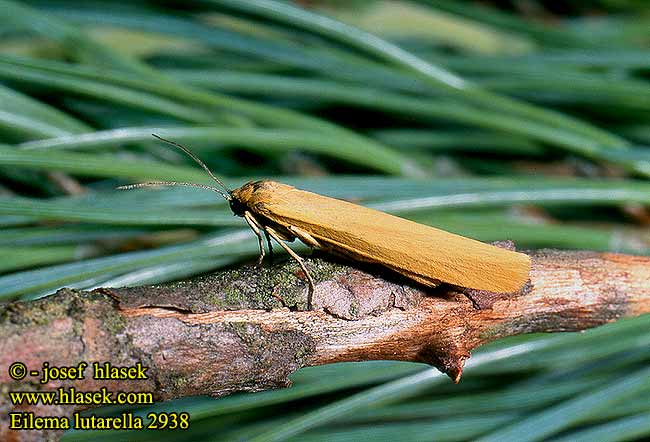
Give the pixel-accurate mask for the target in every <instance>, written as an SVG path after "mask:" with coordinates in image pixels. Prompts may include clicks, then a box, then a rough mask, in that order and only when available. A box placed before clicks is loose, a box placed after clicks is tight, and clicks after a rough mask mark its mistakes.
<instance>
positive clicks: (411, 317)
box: [0, 250, 650, 440]
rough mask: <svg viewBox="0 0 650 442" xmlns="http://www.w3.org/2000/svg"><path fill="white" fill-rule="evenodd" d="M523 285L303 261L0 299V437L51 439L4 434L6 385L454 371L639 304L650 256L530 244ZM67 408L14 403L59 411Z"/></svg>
mask: <svg viewBox="0 0 650 442" xmlns="http://www.w3.org/2000/svg"><path fill="white" fill-rule="evenodd" d="M530 256H531V258H532V263H533V264H532V270H531V274H530V282H529V284H528V285H527V286H526V287H524V289H522V290H521V291H520V292H518V293H513V294H509V295H497V294H491V293H484V292H476V291H465V293H463V290H462V289H458V288H454V287H450V286H446V285H442V286H440V287H438V288H435V289H428V290H427V289H422V287H419V286H417V285H416V284H412V283H411V282H409V281H407V280H404V279H402V278H400V277H398V276H395V275H392V274H387V273H386V271H384V270H382V269H378V268H376V267H372V266H367V267H363V269H361V268H357V267H354V268H353V267H349V266H348V265H344V264H341V263H339V262H335V261H332V260H331V258H327V259H323V258H312V259H308V260H307V265H308V267H309V268H310V269H311V271H312V273H313V276H314V280H315V281H316V290H315V293H314V310H313V311H305V310H304V308H305V304H306V294H307V292H306V286H305V284H304V282H303V280H302V279H301V278H300V276H301V273H300V272H301V271H300V269H299V267H298V266H297V265H296V264H295V263H293V262H285V263H283V264H278V265H275V266H271V267H262V268H257V267H253V266H247V267H243V268H238V269H233V270H228V271H224V272H221V273H216V274H212V275H209V276H205V277H202V278H198V279H194V280H190V281H183V282H179V283H175V284H171V285H166V286H148V287H137V288H122V289H112V288H110V289H109V288H105V289H98V290H94V291H91V292H83V291H76V290H71V289H62V290H59V291H58V292H57V293H56V294H54V295H52V296H49V297H47V298H44V299H40V300H37V301H33V302H15V303H11V304H7V305H4V306H2V307H0V387H2V388H1V390H0V419H1V420H0V440H41V438H42V437H44V436H45V437H48V438H50V439H52V440H55V439H56V438H57V437H58V435H59V434H60V432H56V431H45V432H35V431H27V432H25V431H20V432H12V431H9V430H8V422H7V416H8V413H9V412H10V411H17V410H18V409H14V407H13V406H12V405H11V404H10V402H9V398H8V395H7V392H8V391H28V390H30V391H39V390H54V389H56V388H58V387H60V386H66V387H68V386H74V387H75V388H76V389H77V390H78V391H91V390H98V389H100V388H101V387H103V386H105V387H107V388H108V389H109V391H149V392H152V393H153V394H154V398H155V400H156V401H162V400H169V399H173V398H179V397H183V396H190V395H197V394H211V395H214V396H221V395H225V394H229V393H232V392H235V391H259V390H265V389H269V388H278V387H286V386H288V385H289V382H288V378H287V377H288V375H289V374H290V373H292V372H293V371H295V370H297V369H298V368H300V367H304V366H310V365H321V364H327V363H332V362H340V361H365V360H377V359H394V360H404V361H419V362H427V363H430V364H432V365H435V366H436V367H438V368H439V369H440V370H442V371H444V372H445V373H447V374H448V375H449V376H450V377H451V378H452V379H453V380H454V381H458V380H459V379H460V376H461V373H462V367H463V364H464V362H465V360H466V359H467V358H468V357H469V356H470V352H471V350H472V349H473V348H475V347H477V346H479V345H481V344H483V343H485V342H488V341H492V340H494V339H497V338H500V337H504V336H509V335H516V334H521V333H532V332H552V331H576V330H583V329H586V328H590V327H595V326H598V325H600V324H604V323H607V322H610V321H613V320H616V319H618V318H621V317H625V316H637V315H640V314H643V313H648V312H650V258H648V257H637V256H629V255H619V254H611V253H595V252H565V251H556V250H542V251H536V252H532V253H530ZM16 361H21V362H23V363H25V365H26V366H27V368H28V370H40V369H41V367H42V365H43V362H45V361H47V362H49V365H50V366H57V367H61V366H74V365H76V364H78V363H79V362H81V361H86V362H88V363H92V362H94V361H98V362H100V363H103V362H106V361H109V362H110V363H111V364H112V365H114V366H133V365H135V364H136V363H138V362H140V363H141V364H142V365H144V366H146V367H149V369H148V371H147V375H148V379H147V380H144V381H136V382H134V381H118V380H113V381H102V380H94V379H92V376H86V379H83V380H75V381H62V382H50V383H48V384H45V385H41V384H39V383H38V380H37V379H36V378H30V377H29V376H28V377H26V378H25V379H24V380H22V381H15V380H12V379H11V377H10V376H9V373H8V367H9V366H10V365H11V364H12V363H14V362H16ZM78 409H79V407H73V406H23V407H20V408H19V410H20V411H34V412H35V414H37V415H47V416H53V415H60V416H63V415H66V416H70V415H71V414H72V413H73V412H74V411H77V410H78Z"/></svg>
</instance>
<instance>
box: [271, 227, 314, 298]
mask: <svg viewBox="0 0 650 442" xmlns="http://www.w3.org/2000/svg"><path fill="white" fill-rule="evenodd" d="M266 231H267V232H268V233H269V235H271V238H273V239H274V240H275V241H276V242H277V243H278V244H280V247H282V248H283V249H284V250H285V251H286V252H287V253H288V254H289V256H291V257H292V258H293V259H295V260H296V261H297V262H298V265H300V268H301V269H302V271H303V272H305V276H307V282H308V283H309V292H308V293H307V309H308V310H311V301H312V297H313V295H314V280H313V279H312V277H311V274H310V273H309V270H307V266H306V265H305V260H304V259H302V258H301V257H300V256H298V254H296V252H294V251H293V250H291V248H290V247H289V246H288V245H286V244H285V243H284V241H282V240H281V239H280V237H279V236H278V234H277V232H276V231H275V230H273V229H272V228H271V227H267V228H266Z"/></svg>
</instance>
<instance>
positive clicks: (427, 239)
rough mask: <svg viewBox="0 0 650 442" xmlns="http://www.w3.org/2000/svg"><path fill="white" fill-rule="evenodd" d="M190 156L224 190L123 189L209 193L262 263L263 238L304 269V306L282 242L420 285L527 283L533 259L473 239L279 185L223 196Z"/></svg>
mask: <svg viewBox="0 0 650 442" xmlns="http://www.w3.org/2000/svg"><path fill="white" fill-rule="evenodd" d="M154 136H155V137H156V138H159V139H161V140H162V141H165V142H168V143H170V144H172V145H174V146H176V147H178V148H180V149H182V150H183V151H184V152H185V153H187V154H188V155H189V156H190V157H191V158H192V159H194V160H195V161H196V162H197V163H198V164H199V165H201V167H203V168H204V169H205V170H206V171H207V172H208V174H209V175H210V176H211V177H212V178H213V179H214V180H215V182H217V183H218V184H219V186H220V187H221V188H222V189H223V190H222V189H218V188H216V187H212V186H204V185H202V184H195V183H179V182H164V181H163V182H149V183H141V184H133V185H130V186H123V187H121V188H122V189H127V188H128V189H130V188H136V187H145V186H158V185H171V186H192V187H200V188H205V189H210V190H213V191H215V192H217V193H219V194H220V195H222V196H223V197H224V198H225V199H227V200H228V202H229V203H230V208H231V209H232V211H233V213H234V214H235V215H237V216H241V217H243V218H244V219H245V220H246V222H247V223H248V225H249V226H250V227H251V229H252V230H253V231H254V232H255V234H256V235H257V237H258V239H259V246H260V262H261V260H262V258H263V257H264V239H263V235H265V236H266V240H267V242H268V247H269V251H271V238H273V239H274V240H275V241H276V242H277V243H278V244H279V245H280V246H281V247H282V248H284V249H285V250H286V251H287V253H288V254H289V255H290V256H291V257H293V258H294V259H295V260H296V261H297V262H298V263H299V264H300V266H301V268H302V270H303V271H304V273H305V275H306V277H307V280H308V282H309V297H308V305H309V306H311V296H312V293H313V289H314V283H313V280H312V278H311V276H310V274H309V271H308V269H307V267H306V266H305V263H304V261H303V259H302V258H301V257H300V256H298V255H297V254H296V253H295V252H294V251H293V250H291V249H290V248H289V247H288V246H287V245H286V244H285V243H284V241H293V240H295V239H296V238H298V239H299V240H300V241H302V242H303V243H305V244H306V245H308V246H310V247H314V248H318V249H322V250H325V251H328V252H332V253H335V254H339V255H345V256H348V257H350V258H352V259H355V260H359V261H366V262H371V263H377V264H381V265H383V266H384V267H387V268H389V269H391V270H393V271H395V272H397V273H400V274H402V275H404V276H406V277H408V278H410V279H412V280H414V281H417V282H419V283H421V284H423V285H425V286H429V287H433V286H436V285H438V284H440V282H444V283H448V284H453V285H457V286H461V287H467V288H472V289H477V290H486V291H490V292H514V291H517V290H519V289H521V288H522V286H523V285H524V284H525V283H526V281H527V280H528V273H529V271H530V258H529V257H528V255H525V254H523V253H517V252H513V251H509V250H506V249H502V248H499V247H495V246H492V245H489V244H485V243H482V242H480V241H476V240H473V239H470V238H466V237H463V236H460V235H456V234H453V233H449V232H446V231H444V230H440V229H436V228H434V227H430V226H426V225H423V224H418V223H415V222H413V221H409V220H406V219H404V218H400V217H397V216H394V215H389V214H387V213H384V212H380V211H378V210H373V209H369V208H367V207H363V206H359V205H357V204H352V203H349V202H346V201H341V200H338V199H334V198H329V197H326V196H323V195H319V194H316V193H312V192H307V191H304V190H300V189H296V188H295V187H293V186H289V185H287V184H282V183H278V182H276V181H254V182H249V183H247V184H244V185H243V186H241V187H239V188H238V189H234V190H230V189H228V188H227V187H226V186H225V185H224V184H223V183H222V182H221V181H220V180H219V179H218V178H217V177H216V176H214V174H213V173H212V172H211V171H210V170H209V169H208V167H207V166H206V165H205V164H203V162H202V161H201V160H199V159H198V158H197V157H196V156H195V155H194V154H192V153H191V152H190V151H189V150H188V149H187V148H185V147H183V146H181V145H179V144H177V143H173V142H171V141H168V140H164V139H162V138H160V137H158V136H156V135H154Z"/></svg>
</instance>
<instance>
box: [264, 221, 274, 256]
mask: <svg viewBox="0 0 650 442" xmlns="http://www.w3.org/2000/svg"><path fill="white" fill-rule="evenodd" d="M264 236H266V245H267V246H268V248H269V261H271V264H273V245H272V244H271V237H270V236H269V232H267V231H266V229H264Z"/></svg>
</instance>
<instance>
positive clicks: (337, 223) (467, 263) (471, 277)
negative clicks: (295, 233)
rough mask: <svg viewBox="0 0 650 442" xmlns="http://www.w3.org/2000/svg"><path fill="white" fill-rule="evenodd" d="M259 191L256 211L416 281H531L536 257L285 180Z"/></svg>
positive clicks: (497, 288) (500, 288)
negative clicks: (319, 193) (533, 260)
mask: <svg viewBox="0 0 650 442" xmlns="http://www.w3.org/2000/svg"><path fill="white" fill-rule="evenodd" d="M273 184H277V185H278V186H279V187H277V188H275V189H269V191H268V192H264V193H265V194H264V195H259V196H260V198H259V200H258V201H259V203H258V204H253V205H252V207H253V209H254V211H255V212H256V213H258V214H260V215H262V216H264V217H266V218H268V219H270V220H271V221H273V222H275V223H278V224H281V225H283V226H296V227H298V228H300V229H302V230H304V231H306V232H307V233H309V235H311V236H312V237H313V238H315V239H316V240H317V241H318V242H319V243H321V244H323V245H325V247H326V248H330V249H333V250H334V251H337V252H340V253H344V254H347V255H350V256H352V257H355V258H357V259H361V260H364V261H370V262H376V263H380V264H383V265H385V266H387V267H390V268H391V269H393V270H395V271H397V272H399V273H402V274H404V275H405V276H408V277H410V278H412V279H414V280H416V281H419V282H421V283H425V284H427V282H430V283H429V284H427V285H435V283H436V281H438V280H439V281H443V282H446V283H449V284H454V285H458V286H462V287H469V288H473V289H477V290H487V291H491V292H514V291H517V290H519V289H520V288H521V287H522V286H523V285H524V284H525V283H526V281H527V280H528V274H529V271H530V258H529V257H528V256H527V255H525V254H523V253H517V252H512V251H509V250H505V249H502V248H499V247H495V246H492V245H489V244H485V243H482V242H480V241H476V240H473V239H470V238H466V237H463V236H460V235H456V234H453V233H450V232H446V231H444V230H440V229H436V228H434V227H430V226H426V225H423V224H418V223H415V222H413V221H409V220H406V219H403V218H400V217H397V216H393V215H389V214H387V213H384V212H380V211H377V210H373V209H369V208H367V207H363V206H359V205H356V204H352V203H349V202H346V201H341V200H337V199H334V198H329V197H326V196H322V195H318V194H315V193H312V192H306V191H303V190H299V189H295V188H293V187H291V186H287V185H284V184H280V183H273Z"/></svg>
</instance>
